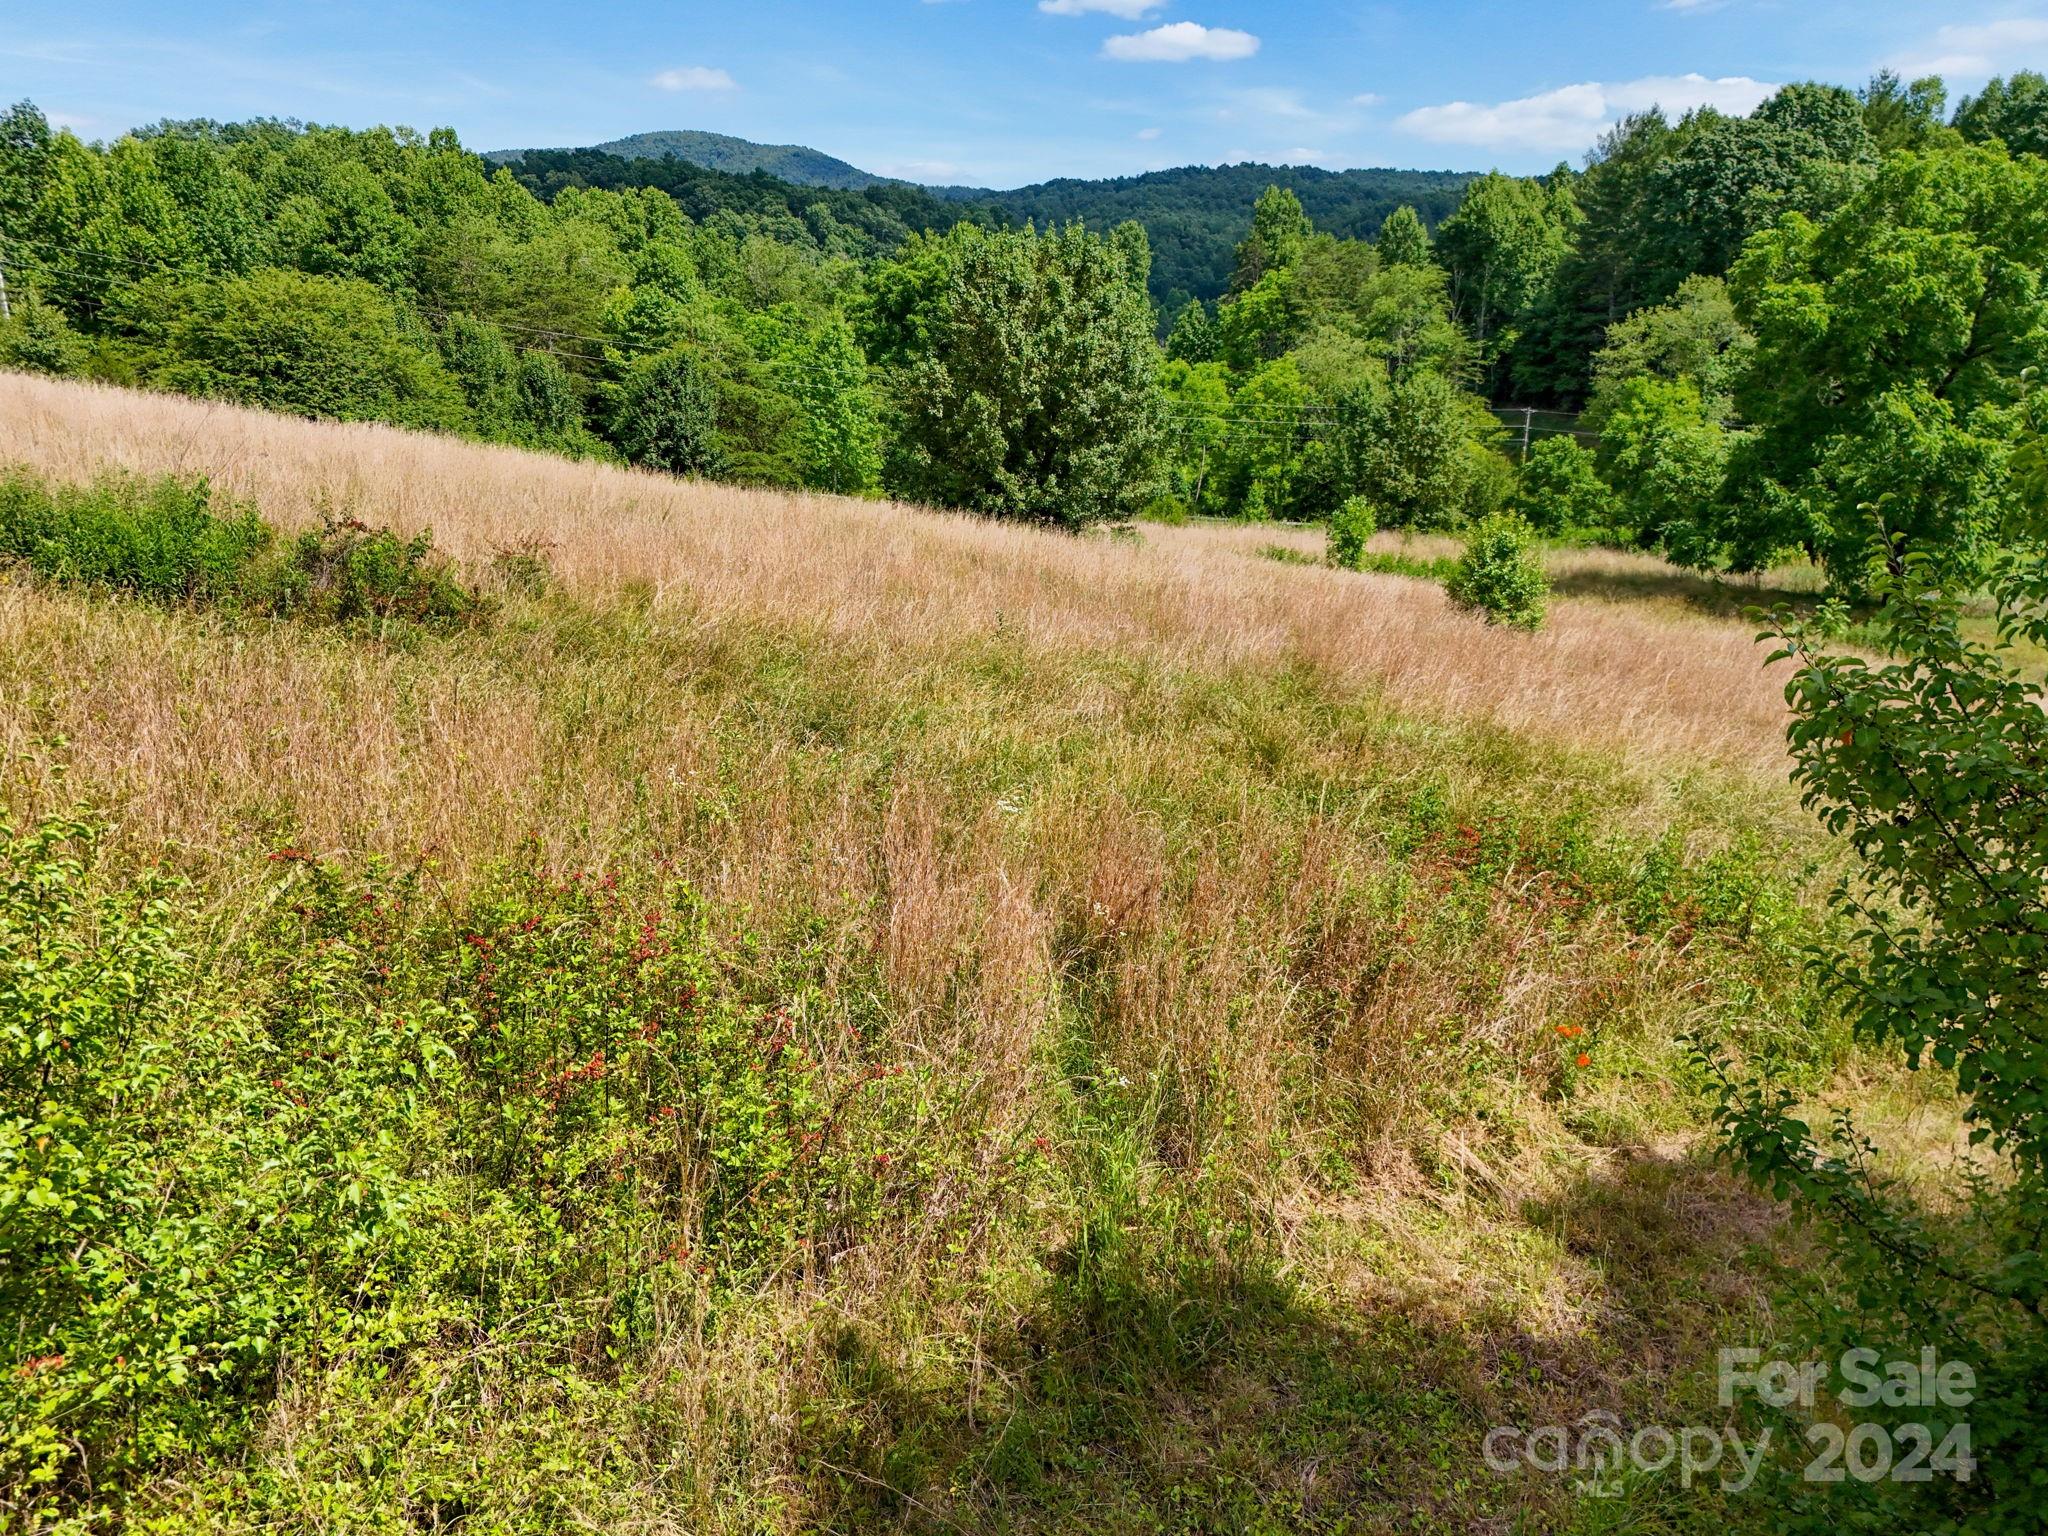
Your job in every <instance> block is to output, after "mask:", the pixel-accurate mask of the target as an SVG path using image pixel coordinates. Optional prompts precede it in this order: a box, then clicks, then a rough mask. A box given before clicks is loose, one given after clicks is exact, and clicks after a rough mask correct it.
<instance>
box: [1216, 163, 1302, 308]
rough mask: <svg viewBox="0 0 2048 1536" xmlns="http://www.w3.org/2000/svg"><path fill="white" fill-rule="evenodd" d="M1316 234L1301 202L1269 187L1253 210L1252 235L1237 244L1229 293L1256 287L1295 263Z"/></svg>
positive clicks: (1287, 189)
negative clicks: (1302, 249) (1268, 276)
mask: <svg viewBox="0 0 2048 1536" xmlns="http://www.w3.org/2000/svg"><path fill="white" fill-rule="evenodd" d="M1314 232H1315V228H1314V226H1313V225H1311V224H1310V223H1309V218H1308V215H1307V214H1306V213H1304V212H1303V211H1302V207H1301V199H1300V198H1299V197H1297V196H1296V195H1295V194H1294V193H1293V191H1291V190H1290V189H1289V188H1286V187H1268V188H1266V190H1265V191H1264V192H1262V193H1260V194H1259V200H1258V202H1257V203H1256V204H1255V205H1254V206H1253V208H1252V227H1251V232H1250V233H1249V234H1247V235H1246V236H1245V237H1244V239H1243V240H1241V241H1239V242H1238V247H1237V263H1236V266H1235V269H1234V270H1233V271H1232V272H1231V276H1230V291H1231V292H1232V293H1242V292H1244V291H1245V290H1246V289H1248V288H1252V287H1255V286H1256V285H1257V284H1258V282H1259V280H1260V279H1261V278H1263V277H1264V276H1265V275H1266V274H1267V273H1269V272H1272V271H1274V270H1275V269H1277V268H1280V267H1288V266H1292V265H1293V264H1294V261H1295V258H1296V257H1298V256H1300V255H1301V248H1302V247H1303V246H1304V245H1306V244H1307V243H1308V238H1309V236H1310V235H1311V234H1313V233H1314Z"/></svg>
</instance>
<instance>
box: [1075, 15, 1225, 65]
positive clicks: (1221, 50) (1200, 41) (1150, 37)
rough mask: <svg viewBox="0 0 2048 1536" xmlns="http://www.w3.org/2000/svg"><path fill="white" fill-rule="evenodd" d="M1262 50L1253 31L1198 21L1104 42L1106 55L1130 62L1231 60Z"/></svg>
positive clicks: (1170, 25) (1175, 24) (1185, 22)
mask: <svg viewBox="0 0 2048 1536" xmlns="http://www.w3.org/2000/svg"><path fill="white" fill-rule="evenodd" d="M1258 51H1259V40H1258V39H1257V38H1256V37H1253V36H1252V35H1251V33H1249V32H1239V31H1236V30H1235V29H1233V28H1231V27H1205V26H1202V25H1200V24H1199V23H1197V22H1192V21H1176V22H1172V23H1169V24H1168V25H1166V26H1163V27H1154V28H1153V29H1152V30H1151V31H1150V32H1134V33H1132V34H1130V35H1129V36H1126V37H1112V38H1111V39H1110V40H1109V41H1108V42H1106V43H1104V44H1103V45H1102V56H1103V57H1104V58H1106V59H1118V60H1121V61H1122V62H1124V63H1126V64H1185V63H1187V62H1188V60H1190V59H1209V60H1213V61H1215V62H1217V63H1228V62H1229V61H1230V60H1232V59H1248V58H1250V57H1251V56H1252V55H1253V54H1255V53H1257V52H1258Z"/></svg>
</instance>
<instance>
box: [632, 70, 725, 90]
mask: <svg viewBox="0 0 2048 1536" xmlns="http://www.w3.org/2000/svg"><path fill="white" fill-rule="evenodd" d="M648 83H649V84H650V85H653V86H654V87H655V88H656V89H657V90H663V91H736V90H738V89H739V88H740V85H739V82H738V81H737V80H735V79H733V77H732V76H731V75H728V74H727V73H726V72H725V71H724V70H722V69H706V68H705V67H704V66H703V65H701V64H692V65H690V66H689V67H688V68H687V69H664V70H663V71H662V72H661V73H660V74H658V75H656V76H655V77H654V78H653V80H651V81H649V82H648Z"/></svg>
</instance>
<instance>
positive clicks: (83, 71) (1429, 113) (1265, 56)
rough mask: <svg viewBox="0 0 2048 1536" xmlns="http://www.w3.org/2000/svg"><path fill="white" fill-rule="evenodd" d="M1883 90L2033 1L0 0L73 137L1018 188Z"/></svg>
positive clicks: (2022, 26) (1402, 149)
mask: <svg viewBox="0 0 2048 1536" xmlns="http://www.w3.org/2000/svg"><path fill="white" fill-rule="evenodd" d="M1886 65H1890V66H1893V67H1896V68H1899V69H1900V70H1901V71H1902V72H1906V73H1909V74H1910V73H1914V72H1919V71H1924V70H1927V69H1936V68H1938V69H1940V70H1942V71H1943V72H1944V73H1946V74H1947V76H1948V77H1949V79H1950V81H1951V85H1952V87H1955V88H1959V89H1964V90H1967V89H1969V88H1971V87H1974V86H1975V85H1978V84H1980V83H1981V82H1982V81H1983V80H1984V79H1985V78H1986V77H1987V76H1989V75H1991V74H1993V73H2002V72H2009V71H2011V70H2013V69H2016V68H2027V67H2034V68H2040V67H2043V66H2048V0H2020V3H1979V0H1945V3H1936V0H1576V3H1564V0H1551V3H1549V4H1545V5H1533V4H1528V3H1508V0H1435V3H1426V0H1380V3H1345V0H1291V3H1277V0H732V3H724V4H707V3H682V0H618V3H613V4H609V5H590V4H584V5H577V4H573V3H563V0H548V3H540V0H499V3H492V4H484V3H480V0H472V3H456V0H261V3H245V4H221V3H213V4H202V3H196V0H146V3H145V0H95V3H93V4H91V5H89V6H58V5H52V4H42V3H34V0H0V98H4V99H6V100H15V99H19V98H22V97H27V98H29V99H30V100H33V101H35V102H36V103H37V104H38V105H40V106H41V107H43V109H44V110H45V111H47V112H49V113H50V114H51V116H52V117H53V118H55V119H57V120H58V121H60V122H63V123H65V124H68V125H70V126H72V127H73V128H75V129H76V130H77V131H78V132H80V133H81V134H83V135H84V136H86V137H88V138H108V137H112V136H114V135H116V134H118V133H120V132H121V131H122V130H124V129H126V128H128V127H131V126H134V125H136V124H140V123H147V122H153V121H155V120H156V119H158V118H162V117H201V116H204V117H217V118H240V117H248V116H255V115H274V116H285V117H301V118H305V119H309V120H313V121H319V122H330V123H346V124H350V125H352V126H368V125H371V124H375V123H392V124H399V123H403V124H409V125H411V126H414V127H417V128H421V129H425V128H430V127H437V126H443V125H446V126H452V127H454V128H455V129H457V130H458V131H459V132H460V134H461V135H462V139H463V141H464V142H465V143H467V144H469V145H471V146H473V147H475V148H479V149H495V148H509V147H521V146H538V145H547V146H554V145H582V144H589V143H595V142H598V141H601V140H604V139H609V138H615V137H617V136H619V135H622V134H626V133H633V132H639V131H642V130H646V129H655V128H708V129H713V130H716V131H719V132H724V133H734V134H739V135H741V136H743V137H746V138H752V139H762V140H767V141H770V142H775V143H801V144H810V145H814V146H815V147H817V148H819V149H822V150H825V151H827V152H828V153H831V154H835V155H838V156H840V157H841V158H843V159H847V160H851V161H853V162H854V163H855V164H857V165H860V166H863V167H865V168H867V169H870V170H874V171H879V172H882V173H884V174H889V175H897V176H903V177H906V178H909V179H913V180H920V181H948V182H966V183H971V184H975V185H983V186H1012V185H1016V184H1019V183H1022V182H1027V181H1036V180H1041V179H1044V178H1046V177H1051V176H1060V175H1072V176H1105V175H1124V174H1131V173H1134V172H1138V171H1145V170H1154V169H1159V168H1162V167H1165V166H1173V165H1187V164H1216V163H1222V162H1228V161H1235V160H1247V159H1251V160H1266V161H1273V162H1284V161H1300V162H1306V163H1313V164H1318V165H1325V166H1331V167H1342V166H1370V165H1393V166H1421V167H1429V168H1452V169H1484V168H1487V167H1493V166H1498V167H1500V168H1502V169H1506V170H1513V171H1535V170H1542V169H1546V168H1548V167H1549V166H1551V165H1554V164H1555V163H1556V162H1557V161H1558V160H1560V159H1574V160H1576V159H1577V158H1578V156H1579V155H1580V154H1581V153H1582V152H1583V151H1584V150H1585V148H1586V147H1587V146H1588V145H1589V144H1590V143H1591V142H1592V140H1593V139H1594V138H1595V137H1596V136H1597V134H1598V133H1599V131H1600V130H1601V128H1602V127H1603V126H1604V125H1605V124H1606V123H1608V122H1611V121H1612V120H1613V118H1614V117H1615V116H1616V115H1617V114H1618V113H1620V112H1623V111H1626V110H1630V109H1632V108H1635V107H1638V106H1643V105H1648V104H1649V103H1651V102H1653V101H1654V102H1658V103H1661V104H1663V105H1665V106H1666V107H1667V108H1673V109H1677V108H1682V107H1684V106H1686V105H1690V104H1692V103H1694V102H1697V101H1711V102H1714V103H1716V104H1718V105H1722V106H1725V107H1729V108H1731V109H1734V110H1746V109H1747V108H1748V107H1749V106H1750V105H1751V104H1753V102H1754V101H1756V100H1758V99H1760V98H1761V96H1762V95H1763V94H1765V93H1766V92H1767V91H1768V89H1769V88H1770V86H1772V85H1773V84H1776V83H1781V82H1784V81H1787V80H1798V79H1823V80H1832V81H1837V82H1840V83H1844V84H1851V85H1855V84H1860V83H1862V82H1863V81H1864V80H1865V79H1866V78H1867V77H1868V76H1869V75H1870V74H1871V72H1872V71H1874V70H1875V69H1877V68H1879V67H1881V66H1886Z"/></svg>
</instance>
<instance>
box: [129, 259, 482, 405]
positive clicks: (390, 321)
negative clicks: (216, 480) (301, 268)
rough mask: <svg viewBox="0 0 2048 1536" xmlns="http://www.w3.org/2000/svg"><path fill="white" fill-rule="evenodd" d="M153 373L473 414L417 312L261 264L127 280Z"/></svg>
mask: <svg viewBox="0 0 2048 1536" xmlns="http://www.w3.org/2000/svg"><path fill="white" fill-rule="evenodd" d="M120 315H121V318H122V320H123V322H124V324H125V326H126V327H127V329H128V331H129V333H130V335H132V336H133V337H134V338H135V339H136V340H138V341H139V342H140V343H141V344H142V345H143V347H144V348H145V349H146V354H145V355H146V357H147V359H148V361H147V362H146V364H145V367H146V373H147V377H148V378H149V380H150V381H151V382H152V383H155V384H158V385H160V386H162V387H163V388H166V389H174V390H178V391H180V392H182V393H185V394H193V395H212V396H218V397H224V398H228V399H234V400H242V401H247V402H249V403H250V404H254V405H260V406H264V407H266V408H268V409H270V410H276V411H290V412H293V413H295V414H298V415H305V416H326V417H333V418H337V419H340V420H344V421H395V422H400V423H402V424H404V425H408V426H420V427H444V428H457V427H463V426H466V425H468V412H467V410H466V408H465V405H464V402H463V399H462V394H461V390H460V389H459V387H458V386H457V384H456V382H455V380H454V379H453V378H452V377H451V376H450V374H449V373H448V371H447V370H446V369H445V368H444V367H443V366H442V364H441V361H440V359H439V358H438V357H437V356H436V355H435V353H434V352H433V351H432V350H431V348H430V347H429V346H428V345H427V337H426V335H425V333H424V331H423V330H421V329H419V328H418V327H417V325H416V323H412V322H409V320H408V318H407V316H406V315H405V314H404V313H403V312H402V311H401V310H400V309H399V308H398V307H397V306H396V305H394V304H393V303H392V302H391V300H390V299H389V298H387V297H386V296H385V295H384V294H382V293H380V292H378V291H377V290H376V289H375V288H373V287H372V286H370V285H369V284H368V283H365V282H363V281H361V280H360V279H355V278H333V277H312V276H308V275H306V274H304V273H299V272H288V271H283V270H281V269H277V268H264V269H261V270H258V271H256V272H252V273H251V274H250V275H249V276H247V277H235V278H225V279H222V280H220V281H217V282H204V281H202V282H195V283H177V282H172V281H169V280H166V279H161V278H157V279H151V280H150V281H148V282H145V283H142V284H139V285H134V286H131V287H129V288H127V289H125V290H124V292H123V298H122V302H121V308H120Z"/></svg>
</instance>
